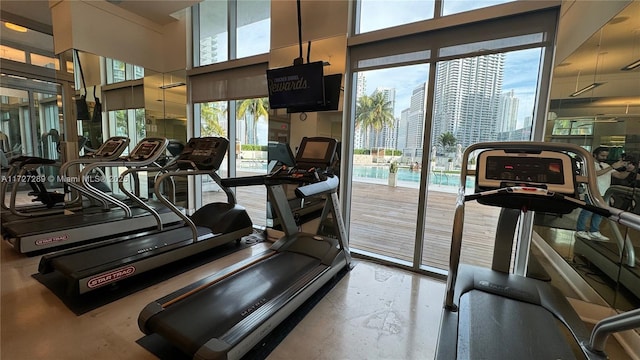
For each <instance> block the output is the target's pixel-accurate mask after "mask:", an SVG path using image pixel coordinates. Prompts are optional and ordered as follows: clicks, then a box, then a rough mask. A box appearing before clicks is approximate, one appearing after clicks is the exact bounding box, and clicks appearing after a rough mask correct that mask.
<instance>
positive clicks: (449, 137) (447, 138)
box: [438, 132, 458, 152]
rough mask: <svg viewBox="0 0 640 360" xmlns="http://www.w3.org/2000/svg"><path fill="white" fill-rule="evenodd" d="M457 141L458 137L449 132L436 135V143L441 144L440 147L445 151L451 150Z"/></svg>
mask: <svg viewBox="0 0 640 360" xmlns="http://www.w3.org/2000/svg"><path fill="white" fill-rule="evenodd" d="M457 142H458V139H456V137H455V136H453V134H452V133H450V132H446V133H442V134H440V136H439V137H438V144H439V145H440V146H442V149H443V150H444V151H445V152H451V151H453V150H452V149H453V147H454V146H456V143H457Z"/></svg>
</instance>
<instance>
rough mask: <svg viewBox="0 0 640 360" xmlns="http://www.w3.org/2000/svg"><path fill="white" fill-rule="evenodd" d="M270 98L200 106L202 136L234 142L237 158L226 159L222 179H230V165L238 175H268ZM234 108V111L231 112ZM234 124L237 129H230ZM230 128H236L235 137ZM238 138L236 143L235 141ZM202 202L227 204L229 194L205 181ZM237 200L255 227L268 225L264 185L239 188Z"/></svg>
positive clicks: (205, 179) (197, 107) (222, 166)
mask: <svg viewBox="0 0 640 360" xmlns="http://www.w3.org/2000/svg"><path fill="white" fill-rule="evenodd" d="M268 106H269V105H268V101H267V98H253V99H243V100H236V101H231V102H228V101H215V102H207V103H200V104H197V105H196V110H197V117H199V128H200V136H221V137H225V138H228V139H230V143H229V146H230V147H234V148H233V150H234V153H235V157H234V158H233V159H231V161H229V159H228V158H226V159H225V160H224V161H223V164H222V165H221V166H220V169H219V170H218V175H220V176H221V177H227V176H229V174H230V172H229V168H228V166H229V165H230V166H231V167H233V170H234V171H233V172H234V173H235V175H236V176H250V175H256V174H266V173H267V151H266V148H267V135H268V108H269V107H268ZM230 109H232V110H231V111H230ZM230 124H233V125H234V126H230ZM229 129H235V137H234V136H233V132H231V131H229ZM233 138H235V139H234V140H231V139H233ZM201 186H202V203H209V202H214V201H222V202H224V201H226V194H225V193H224V192H223V191H222V190H221V189H220V187H219V186H218V185H217V184H216V183H215V182H213V181H212V179H211V178H210V177H206V176H203V177H202V179H201ZM235 191H236V199H237V201H238V202H239V203H240V204H241V205H242V206H243V207H245V208H246V209H247V212H248V213H249V216H250V217H251V220H252V221H253V223H254V224H255V225H261V226H264V225H265V224H266V198H267V194H266V189H265V187H264V186H248V187H238V188H236V189H235Z"/></svg>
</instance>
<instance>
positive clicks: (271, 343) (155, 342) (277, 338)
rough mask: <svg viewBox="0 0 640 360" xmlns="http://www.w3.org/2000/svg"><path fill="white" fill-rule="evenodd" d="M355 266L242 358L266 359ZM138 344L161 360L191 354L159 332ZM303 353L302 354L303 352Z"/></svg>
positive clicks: (181, 359) (322, 290) (346, 268)
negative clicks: (184, 351) (174, 344)
mask: <svg viewBox="0 0 640 360" xmlns="http://www.w3.org/2000/svg"><path fill="white" fill-rule="evenodd" d="M354 266H355V262H352V264H351V267H349V268H348V267H345V268H344V269H342V270H340V271H339V272H338V273H337V274H336V276H334V277H333V278H331V279H330V280H329V281H328V282H327V283H326V284H325V285H323V286H322V287H321V288H320V289H319V290H318V291H316V292H315V293H314V294H313V295H312V296H311V297H310V298H309V299H308V300H307V301H305V302H304V303H303V304H302V305H301V306H300V307H298V309H296V310H295V311H294V312H293V313H291V315H290V316H289V317H287V318H286V319H285V320H284V321H283V322H281V323H280V325H278V326H277V327H276V328H275V329H273V331H272V332H271V333H269V335H267V336H265V337H264V338H263V339H262V340H261V341H260V343H258V345H256V346H254V347H253V348H252V349H251V350H249V352H247V353H246V354H245V355H244V356H243V357H242V359H244V360H262V359H266V358H267V357H268V356H269V354H271V352H272V351H273V350H274V349H275V348H276V347H277V346H278V345H280V343H281V342H282V340H284V338H285V337H286V336H287V335H288V334H289V333H290V332H291V330H293V329H294V328H295V327H296V326H297V325H298V323H299V322H300V321H301V320H302V319H303V318H304V317H305V316H306V315H307V314H308V313H309V312H310V311H311V310H312V309H313V308H314V307H315V306H316V304H318V303H319V302H320V300H322V299H323V298H324V296H325V295H326V294H327V293H329V291H331V289H333V288H334V287H335V286H336V284H337V283H338V282H339V281H340V280H342V278H343V277H344V276H345V275H346V274H347V272H348V271H349V270H350V269H351V268H353V267H354ZM136 342H137V343H138V345H140V346H142V347H143V348H145V349H146V350H147V351H149V352H150V353H152V354H153V355H155V356H157V357H158V358H159V359H161V360H183V359H184V360H187V359H191V357H190V356H188V355H187V354H185V353H183V352H182V351H180V349H178V348H177V347H175V346H173V345H172V344H171V343H170V342H168V341H166V340H165V339H164V338H163V337H162V336H160V335H158V334H151V335H147V336H144V337H142V338H140V339H138V340H137V341H136ZM301 355H302V354H301Z"/></svg>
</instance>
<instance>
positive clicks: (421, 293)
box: [0, 241, 627, 360]
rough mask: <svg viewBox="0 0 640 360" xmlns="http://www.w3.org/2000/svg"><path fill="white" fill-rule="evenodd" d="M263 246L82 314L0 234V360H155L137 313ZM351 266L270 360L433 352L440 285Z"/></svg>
mask: <svg viewBox="0 0 640 360" xmlns="http://www.w3.org/2000/svg"><path fill="white" fill-rule="evenodd" d="M268 245H270V244H269V243H259V244H257V245H254V246H251V247H248V248H245V249H243V250H240V251H237V252H235V253H233V254H231V255H228V256H226V257H223V258H221V259H219V260H216V261H213V262H210V263H207V264H205V265H202V266H199V267H197V268H194V269H193V270H190V271H186V272H183V273H181V274H179V275H177V276H174V277H172V278H169V279H168V280H166V281H163V282H159V283H156V284H154V285H151V286H149V287H147V288H144V289H142V290H140V291H138V292H135V293H133V294H130V295H128V296H126V297H123V298H121V299H119V300H116V301H113V302H111V303H108V304H106V305H104V306H101V307H98V308H96V309H94V310H91V311H88V312H86V313H84V314H82V315H79V316H78V315H76V314H75V313H74V312H72V311H71V310H70V309H69V308H68V307H67V306H66V305H65V304H64V303H63V302H62V301H61V300H60V299H59V298H58V297H57V296H56V295H54V294H53V293H52V292H51V291H50V290H49V289H48V288H46V287H45V286H44V285H42V284H41V283H40V282H39V281H37V280H36V279H34V277H33V276H32V275H34V274H36V273H37V267H38V263H39V260H40V257H39V256H35V257H26V256H23V255H20V254H18V253H16V252H15V251H14V250H13V249H12V248H11V247H10V245H9V244H8V243H7V242H6V241H0V254H1V294H2V296H1V300H0V309H1V334H0V335H1V337H0V339H1V345H0V359H10V360H23V359H25V360H26V359H29V360H35V359H64V360H67V359H69V360H70V359H92V360H100V359H109V360H112V359H155V358H156V357H155V356H154V355H153V354H152V353H151V352H149V351H148V350H146V349H145V348H144V347H142V346H141V345H139V344H138V343H137V341H138V340H140V339H141V338H142V337H143V336H144V334H143V333H142V332H141V331H140V330H139V329H138V326H137V318H138V314H139V313H140V310H142V309H143V308H144V306H145V305H147V304H148V303H149V302H151V301H154V300H156V299H158V298H160V297H162V296H164V295H167V294H169V293H171V292H173V291H175V290H178V289H180V288H182V287H184V286H186V285H188V284H191V283H193V282H195V281H197V280H200V279H202V278H204V277H206V276H208V275H211V274H213V273H215V272H217V271H219V270H221V269H223V268H225V267H227V266H230V265H232V264H234V263H236V262H238V261H240V260H242V259H244V258H247V257H249V256H251V255H254V254H258V253H260V252H262V251H264V249H265V248H266V247H268ZM354 265H355V266H354V267H353V269H352V270H351V271H350V272H348V273H347V274H346V275H345V276H344V277H343V278H342V279H341V280H340V281H339V282H338V283H337V285H336V286H335V287H334V288H333V289H332V290H331V291H330V292H329V293H328V294H327V295H326V296H325V297H324V298H322V300H321V301H320V302H319V303H318V304H317V305H316V306H315V307H314V308H313V309H312V310H311V311H310V312H309V313H308V314H307V315H306V316H305V317H304V318H303V319H302V320H301V321H300V323H298V324H297V326H296V327H295V328H294V329H293V330H292V331H291V332H290V333H289V334H288V335H287V336H286V337H285V338H284V340H283V341H282V342H281V343H280V344H279V345H278V346H277V347H276V348H275V350H273V351H272V352H271V354H270V355H269V356H268V359H300V358H304V359H403V360H404V359H416V360H418V359H420V360H422V359H432V358H433V357H434V354H435V349H436V341H437V337H438V329H439V323H440V314H441V311H442V301H443V296H444V290H445V284H444V283H443V282H441V281H437V280H434V279H432V278H428V277H425V276H423V275H419V274H414V273H411V272H408V271H404V270H401V269H397V268H393V267H388V266H384V265H380V264H376V263H374V262H370V261H365V260H362V259H355V260H354ZM615 354H616V355H615V356H614V357H612V358H615V359H625V358H627V357H626V356H625V355H623V354H624V353H623V352H622V353H620V352H615Z"/></svg>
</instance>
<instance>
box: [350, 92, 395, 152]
mask: <svg viewBox="0 0 640 360" xmlns="http://www.w3.org/2000/svg"><path fill="white" fill-rule="evenodd" d="M355 121H356V127H358V128H361V129H363V130H364V131H365V134H366V138H365V139H366V144H365V146H366V147H367V148H368V147H370V144H369V129H370V128H371V129H373V130H374V131H375V133H376V140H377V138H378V136H377V135H378V133H379V132H380V130H382V128H384V127H385V126H389V127H393V126H394V117H393V108H392V107H391V101H388V100H387V98H386V97H385V94H384V93H383V92H381V91H377V90H376V91H374V93H373V94H371V96H367V95H364V96H361V97H360V98H358V102H357V104H356V120H355ZM376 145H377V144H376Z"/></svg>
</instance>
